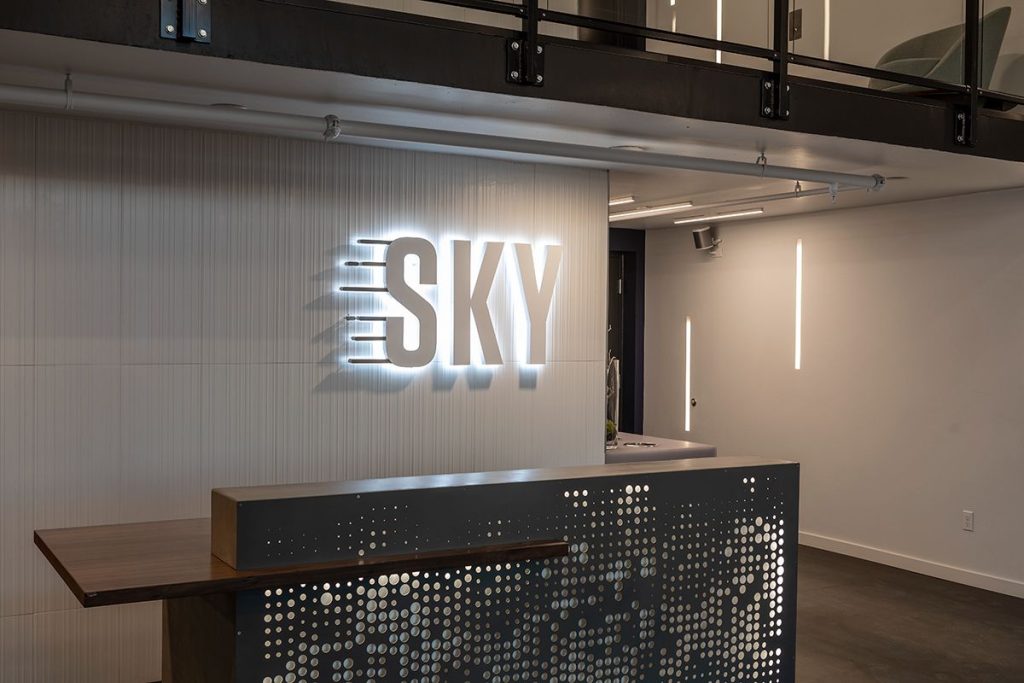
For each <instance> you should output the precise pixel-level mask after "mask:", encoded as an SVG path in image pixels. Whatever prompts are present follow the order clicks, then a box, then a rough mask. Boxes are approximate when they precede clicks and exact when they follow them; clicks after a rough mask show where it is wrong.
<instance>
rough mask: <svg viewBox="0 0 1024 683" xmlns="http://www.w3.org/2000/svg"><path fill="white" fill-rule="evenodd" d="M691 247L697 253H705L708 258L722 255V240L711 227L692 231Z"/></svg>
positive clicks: (707, 226) (706, 226)
mask: <svg viewBox="0 0 1024 683" xmlns="http://www.w3.org/2000/svg"><path fill="white" fill-rule="evenodd" d="M693 246H694V247H695V248H696V249H697V251H704V252H707V254H708V255H709V256H714V257H718V256H721V255H722V238H720V237H719V236H718V231H717V230H715V227H714V226H712V225H705V226H704V227H702V228H695V229H694V231H693Z"/></svg>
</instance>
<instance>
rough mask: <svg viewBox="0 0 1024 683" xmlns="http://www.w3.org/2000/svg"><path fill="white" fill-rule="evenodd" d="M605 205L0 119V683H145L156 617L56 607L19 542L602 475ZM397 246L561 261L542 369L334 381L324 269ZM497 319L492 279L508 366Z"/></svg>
mask: <svg viewBox="0 0 1024 683" xmlns="http://www.w3.org/2000/svg"><path fill="white" fill-rule="evenodd" d="M606 202H607V179H606V177H605V175H604V173H602V172H598V171H591V170H579V169H567V168H559V167H549V166H535V165H531V164H512V163H505V162H497V161H488V160H482V159H474V158H470V157H459V156H447V155H438V154H423V153H414V152H406V151H396V150H385V149H373V148H365V147H352V146H341V145H327V144H315V143H307V142H300V141H293V140H281V139H274V138H269V137H256V136H246V135H235V134H230V133H219V132H216V133H215V132H207V131H196V130H186V129H175V128H163V127H155V126H145V125H138V124H130V123H121V122H105V121H84V120H77V119H66V118H63V117H45V116H36V115H30V114H21V113H11V112H0V506H2V509H0V683H15V682H18V683H20V682H22V681H46V682H47V683H62V682H74V683H92V682H102V683H110V682H111V681H125V682H130V683H138V682H139V681H151V680H156V679H157V678H159V609H158V606H157V605H134V606H126V607H116V608H97V609H92V610H82V609H79V608H77V607H76V604H77V603H75V601H74V599H73V598H72V597H71V596H70V593H69V592H68V591H67V589H66V588H65V587H64V586H63V584H62V583H61V581H60V580H59V579H58V578H57V576H56V574H55V573H54V572H53V571H52V570H51V569H50V568H49V566H48V565H47V564H46V562H45V560H43V558H42V556H41V555H40V554H39V553H38V551H36V550H35V548H34V547H33V545H32V530H33V529H34V528H44V527H59V526H71V525H83V524H100V523H115V522H127V521H142V520H155V519H167V518H177V517H194V516H200V515H206V514H209V490H210V488H212V487H214V486H229V485H238V484H266V483H275V482H291V481H314V480H331V479H347V478H364V477H373V476H391V475H407V474H421V473H432V472H454V471H471V470H487V469H505V468H515V467H532V466H543V465H571V464H593V463H596V462H601V461H602V459H603V446H602V439H603V426H602V424H603V418H602V414H603V408H602V405H603V357H604V348H605V344H604V326H605V296H604V282H605V278H606V258H607V236H606V229H605V228H606V225H607V224H606V220H605V219H606V212H607V206H606ZM398 228H402V230H398ZM405 232H409V233H410V234H418V235H423V236H427V237H431V238H434V239H435V240H438V239H439V240H441V241H440V246H441V248H442V249H444V248H446V247H447V243H446V242H445V241H444V239H445V238H448V237H451V236H453V235H455V236H460V237H465V238H469V239H474V240H477V239H485V238H491V239H505V240H511V239H513V238H515V239H520V240H524V241H529V242H535V243H538V244H542V243H552V242H559V243H561V244H562V245H564V260H563V266H562V271H561V275H560V279H559V286H558V288H557V289H556V293H555V301H554V303H553V310H552V324H551V351H550V358H551V361H552V362H550V363H549V365H548V366H546V367H545V368H543V369H542V370H541V371H540V373H539V374H534V373H532V372H531V371H528V370H526V369H525V368H523V367H521V366H520V365H519V364H517V363H516V362H513V361H510V362H507V363H506V365H505V366H503V367H501V368H499V369H497V370H493V371H487V370H482V369H478V370H470V371H463V372H459V373H457V372H454V371H452V370H449V369H447V368H445V367H444V366H443V365H442V364H441V363H436V364H435V365H434V366H432V367H431V368H427V369H424V370H423V371H422V372H419V373H416V374H409V375H397V376H396V375H394V374H389V373H388V372H386V371H384V370H382V369H380V368H359V369H358V372H357V371H353V370H352V369H351V368H347V367H345V368H343V369H342V370H341V371H339V365H338V362H337V361H338V358H339V357H340V356H342V355H343V354H344V353H345V352H346V348H347V347H346V346H345V343H344V341H343V339H344V337H343V334H344V333H345V332H346V330H347V331H349V332H350V331H351V330H348V328H346V327H344V326H343V325H339V319H340V318H341V317H342V316H344V315H345V313H346V312H349V311H351V312H367V311H369V310H370V309H373V308H374V306H375V304H374V303H373V302H372V300H367V303H365V304H362V305H357V304H355V303H354V301H356V300H354V299H352V298H351V297H346V296H344V295H339V294H336V293H335V291H334V290H335V289H336V287H337V286H338V285H339V284H341V283H342V281H344V280H345V278H344V277H342V274H341V273H339V271H338V268H337V267H336V264H337V262H338V261H339V260H341V259H344V258H345V257H346V256H347V255H350V254H352V255H355V252H352V251H351V247H350V244H351V242H352V241H353V240H354V239H355V238H356V237H394V236H396V235H397V234H404V233H405ZM446 260H447V257H446V255H445V254H443V253H442V254H441V262H442V264H444V263H445V262H446ZM514 263H515V261H514V258H512V253H511V249H510V248H509V250H508V251H507V252H506V254H505V260H504V262H503V265H502V270H504V269H506V268H510V267H512V268H514ZM350 279H351V278H350ZM519 296H520V295H519V293H518V290H517V289H516V287H514V286H510V285H509V284H507V283H506V281H505V278H504V277H503V276H502V271H499V280H498V281H497V282H496V286H495V290H494V292H493V293H492V298H491V301H492V309H493V311H494V319H495V325H496V328H497V329H498V334H499V343H500V344H501V345H502V351H503V353H505V355H506V359H508V355H509V351H510V344H509V337H510V332H509V326H510V325H511V324H512V320H513V311H514V310H515V307H516V306H518V305H520V302H519Z"/></svg>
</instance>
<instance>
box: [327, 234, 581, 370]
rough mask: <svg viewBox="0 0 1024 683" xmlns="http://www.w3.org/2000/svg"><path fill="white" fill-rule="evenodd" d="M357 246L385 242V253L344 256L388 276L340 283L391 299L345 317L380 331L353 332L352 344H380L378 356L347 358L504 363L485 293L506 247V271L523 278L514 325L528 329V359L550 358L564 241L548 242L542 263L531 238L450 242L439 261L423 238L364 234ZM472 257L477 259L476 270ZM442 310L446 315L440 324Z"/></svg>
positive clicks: (413, 363)
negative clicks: (378, 311) (373, 310)
mask: <svg viewBox="0 0 1024 683" xmlns="http://www.w3.org/2000/svg"><path fill="white" fill-rule="evenodd" d="M357 244H359V245H363V246H377V247H383V248H384V257H383V259H382V260H374V261H347V262H346V263H345V265H346V266H349V267H354V268H367V269H373V270H374V271H375V272H380V271H383V276H384V277H383V282H377V283H375V284H371V285H348V286H343V287H341V288H340V289H341V291H343V292H348V293H352V294H354V295H359V296H367V295H378V296H383V297H386V298H387V299H388V301H387V302H386V303H385V306H384V307H385V308H386V309H388V312H387V313H386V314H385V315H351V316H348V320H349V321H352V322H361V323H371V324H373V325H374V326H375V329H376V330H377V331H376V333H375V334H366V335H358V334H357V335H353V336H351V341H352V342H353V343H354V344H353V348H354V349H356V350H357V351H362V350H363V348H362V347H360V346H359V345H360V344H377V345H378V348H379V347H380V346H381V345H382V346H383V349H382V351H383V353H382V354H381V355H377V356H375V357H367V356H365V355H362V354H353V355H352V356H350V357H349V358H348V359H347V360H348V362H349V363H353V364H390V365H393V366H396V367H402V368H421V367H424V366H427V365H429V364H431V363H432V362H433V361H434V360H435V359H436V358H438V357H439V355H438V354H439V353H440V354H442V355H441V356H440V357H441V358H442V359H443V360H450V363H451V365H453V366H468V365H474V364H477V362H475V361H474V355H475V356H477V357H479V358H480V359H481V360H480V362H481V363H482V364H483V365H501V364H502V363H504V362H505V359H504V358H503V357H502V351H501V347H500V345H499V343H498V335H497V333H496V332H495V329H494V321H493V318H492V316H491V309H490V304H489V302H488V299H489V297H490V294H491V291H492V289H493V288H494V281H495V278H496V276H497V274H498V271H499V267H500V266H501V264H502V259H503V258H504V257H505V255H506V253H507V254H508V260H509V261H513V260H514V265H515V268H514V269H513V268H512V267H507V268H506V273H508V276H509V277H510V278H513V279H515V280H516V281H517V282H518V286H519V291H520V292H521V294H522V296H521V297H520V300H519V301H518V302H517V303H518V306H519V307H520V310H518V311H517V315H516V316H515V317H516V322H515V325H516V326H517V327H521V328H522V327H524V328H526V330H527V334H526V337H527V342H526V349H525V362H526V363H527V364H530V365H542V364H544V363H546V362H547V349H548V318H549V316H550V313H551V302H552V299H553V298H554V293H555V284H556V283H557V281H558V272H559V270H560V268H561V265H562V247H560V246H555V245H548V246H546V247H543V248H542V250H543V252H544V253H543V258H544V264H543V266H542V267H540V266H539V261H538V255H537V254H535V251H539V250H535V248H534V246H533V245H531V244H522V243H512V244H510V245H506V243H505V242H484V243H483V244H482V245H479V246H477V247H474V245H473V243H472V242H470V241H468V240H450V241H448V242H446V243H445V244H444V246H443V247H442V248H445V249H447V253H445V252H442V256H444V257H445V258H444V259H443V262H442V263H441V264H439V259H438V249H437V248H436V247H435V246H434V244H433V243H432V242H430V241H429V240H426V239H424V238H422V237H399V238H397V239H394V240H371V239H362V240H358V241H357ZM506 246H507V247H508V248H506ZM474 257H476V258H477V260H478V261H479V263H478V264H477V265H476V267H475V268H474V264H473V261H474ZM439 265H440V267H439ZM506 265H510V264H506ZM375 279H377V280H379V279H380V278H379V277H377V278H375ZM435 302H436V303H435ZM439 309H441V310H443V312H444V314H445V315H444V319H443V320H441V321H440V322H439ZM381 329H383V334H381ZM449 334H450V336H449ZM474 339H475V340H476V342H477V349H478V351H479V353H477V354H474V344H473V342H474ZM439 340H442V342H443V343H442V342H439ZM439 346H450V348H439Z"/></svg>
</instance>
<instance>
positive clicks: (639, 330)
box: [608, 228, 646, 434]
mask: <svg viewBox="0 0 1024 683" xmlns="http://www.w3.org/2000/svg"><path fill="white" fill-rule="evenodd" d="M645 238H646V233H645V232H644V231H643V230H625V229H621V228H612V229H611V230H610V231H609V236H608V251H609V253H608V350H609V352H610V353H611V355H612V356H614V357H615V358H618V359H619V372H620V375H621V381H620V388H619V424H618V427H619V431H623V432H631V433H633V434H641V433H643V429H644V243H645Z"/></svg>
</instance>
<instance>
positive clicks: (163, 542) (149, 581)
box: [35, 519, 568, 607]
mask: <svg viewBox="0 0 1024 683" xmlns="http://www.w3.org/2000/svg"><path fill="white" fill-rule="evenodd" d="M35 543H36V546H38V547H39V549H40V550H41V551H42V552H43V554H44V555H45V556H46V558H47V559H48V560H49V561H50V564H52V565H53V567H54V569H56V570H57V572H58V573H59V574H60V575H61V578H63V579H64V582H65V583H66V584H67V585H68V587H69V588H70V589H71V591H72V592H73V593H74V594H75V597H76V598H78V601H79V602H80V603H82V605H83V606H85V607H97V606H100V605H117V604H123V603H129V602H145V601H148V600H163V599H167V598H181V597H188V596H193V595H209V594H213V593H234V592H238V591H243V590H253V589H264V588H273V587H278V586H285V585H290V584H296V583H306V582H314V581H322V580H343V579H345V580H347V579H352V578H357V577H361V576H374V575H378V574H391V573H396V572H409V571H423V570H430V569H440V568H446V567H461V566H467V565H475V564H493V563H501V562H518V561H522V560H533V559H542V558H547V557H561V556H564V555H566V554H568V546H567V544H566V543H565V541H562V540H544V541H538V542H530V543H509V544H502V545H490V546H484V547H477V548H461V549H457V550H445V551H439V552H430V553H419V554H407V555H392V556H387V557H374V558H369V559H366V560H350V561H345V562H333V563H325V564H313V565H301V566H293V567H283V568H274V569H258V570H242V571H239V570H236V569H233V568H231V567H229V566H228V565H227V564H225V563H224V562H222V561H220V560H219V559H217V558H216V557H214V556H213V555H211V554H210V520H209V519H182V520H173V521H167V522H142V523H137V524H115V525H108V526H92V527H76V528H69V529H46V530H41V531H36V532H35Z"/></svg>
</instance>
